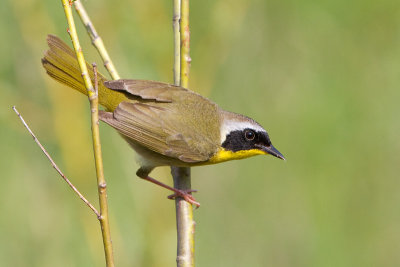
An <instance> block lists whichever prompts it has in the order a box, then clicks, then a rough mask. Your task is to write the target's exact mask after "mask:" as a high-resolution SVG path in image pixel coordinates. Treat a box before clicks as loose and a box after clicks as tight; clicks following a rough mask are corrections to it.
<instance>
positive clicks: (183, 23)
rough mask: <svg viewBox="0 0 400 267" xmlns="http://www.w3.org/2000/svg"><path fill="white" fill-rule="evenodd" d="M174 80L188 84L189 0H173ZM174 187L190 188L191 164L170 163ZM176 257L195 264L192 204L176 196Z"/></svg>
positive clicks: (183, 264)
mask: <svg viewBox="0 0 400 267" xmlns="http://www.w3.org/2000/svg"><path fill="white" fill-rule="evenodd" d="M173 28H174V48H175V51H174V55H175V56H174V83H175V85H179V86H182V87H186V88H188V85H189V67H190V61H191V60H190V56H189V47H190V46H189V45H190V38H189V0H174V14H173ZM171 173H172V176H173V179H174V187H175V188H176V189H180V190H185V191H186V190H190V189H191V179H190V168H178V167H171ZM175 205H176V227H177V257H176V263H177V266H178V267H191V266H194V233H195V222H194V220H193V207H192V205H190V203H188V202H186V201H184V200H183V199H182V198H176V201H175Z"/></svg>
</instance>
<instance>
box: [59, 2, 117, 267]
mask: <svg viewBox="0 0 400 267" xmlns="http://www.w3.org/2000/svg"><path fill="white" fill-rule="evenodd" d="M61 2H62V5H63V7H64V12H65V16H66V18H67V22H68V27H69V28H68V32H69V34H70V37H71V40H72V43H73V45H74V49H75V53H76V57H77V59H78V63H79V67H80V69H81V72H82V78H83V80H84V83H85V87H86V89H87V92H88V97H89V101H90V111H91V119H92V139H93V150H94V158H95V164H96V174H97V184H98V192H99V202H100V216H99V217H98V219H99V222H100V226H101V233H102V236H103V245H104V253H105V258H106V265H107V267H113V266H114V256H113V249H112V242H111V232H110V225H109V219H108V204H107V191H106V189H107V187H106V181H105V178H104V172H103V160H102V154H101V144H100V134H99V114H98V104H99V102H98V101H99V100H98V91H97V71H96V70H94V73H95V75H96V76H95V86H96V88H94V87H93V84H92V81H91V79H90V77H89V74H88V69H87V66H86V61H85V59H84V56H83V53H82V48H81V46H80V44H79V39H78V34H77V32H76V28H75V22H74V18H73V16H72V9H71V4H72V2H70V1H69V0H61Z"/></svg>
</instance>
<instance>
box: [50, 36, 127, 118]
mask: <svg viewBox="0 0 400 267" xmlns="http://www.w3.org/2000/svg"><path fill="white" fill-rule="evenodd" d="M47 44H48V46H49V50H47V51H46V52H45V54H44V58H42V64H43V67H44V68H45V69H46V72H47V74H48V75H49V76H50V77H52V78H53V79H55V80H56V81H58V82H60V83H63V84H65V85H67V86H69V87H71V88H73V89H75V90H77V91H79V92H81V93H82V94H85V95H87V91H86V87H85V84H84V81H83V78H82V75H81V74H82V73H81V71H80V68H79V64H78V61H77V59H76V55H75V52H74V51H73V50H72V49H71V48H70V47H69V46H68V45H67V44H65V43H64V42H63V41H62V40H61V39H60V38H58V37H57V36H54V35H48V36H47ZM86 66H87V68H88V72H89V76H90V79H91V80H92V82H94V73H93V68H92V66H90V65H89V64H88V63H87V62H86ZM97 77H98V85H99V102H100V104H101V105H103V106H104V107H105V108H106V109H107V110H111V111H112V110H114V109H115V108H116V106H117V105H118V104H119V103H120V102H121V101H123V100H124V98H125V97H124V95H123V94H121V93H120V92H115V91H112V90H110V89H108V88H107V87H105V86H104V82H105V81H107V79H106V78H105V77H104V76H103V75H101V74H100V73H98V75H97Z"/></svg>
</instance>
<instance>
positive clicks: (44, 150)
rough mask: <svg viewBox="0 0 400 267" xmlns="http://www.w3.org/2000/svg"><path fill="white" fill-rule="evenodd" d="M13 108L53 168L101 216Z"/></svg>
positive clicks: (14, 108) (15, 109)
mask: <svg viewBox="0 0 400 267" xmlns="http://www.w3.org/2000/svg"><path fill="white" fill-rule="evenodd" d="M12 109H13V110H14V111H15V113H16V114H17V115H18V117H19V118H20V119H21V121H22V124H23V125H24V126H25V128H26V129H27V130H28V132H29V133H30V134H31V136H32V137H33V140H34V141H35V142H36V144H37V145H38V146H39V147H40V149H41V150H42V152H43V153H44V154H45V155H46V157H47V159H48V160H49V161H50V163H51V165H52V166H53V168H54V169H55V170H56V171H57V172H58V173H59V174H60V176H61V178H63V179H64V181H65V182H66V183H67V184H68V185H69V187H71V189H72V190H74V192H75V193H76V194H77V195H78V197H79V198H80V199H82V201H83V202H85V204H86V205H87V206H88V207H89V208H90V209H91V210H92V211H93V212H94V213H95V214H96V216H97V217H98V218H99V217H100V213H99V212H98V211H97V209H96V208H95V207H94V206H93V205H92V204H91V203H90V202H89V201H88V200H87V199H86V198H85V197H84V196H83V195H82V194H81V192H79V190H78V189H76V187H75V186H74V185H73V184H72V183H71V182H70V180H69V179H68V178H67V177H66V176H65V175H64V173H63V172H62V171H61V170H60V168H59V167H58V166H57V164H56V163H55V162H54V160H53V159H52V158H51V156H50V154H49V153H48V152H47V151H46V149H45V148H44V147H43V146H42V144H41V143H40V141H39V139H38V138H37V137H36V135H35V134H34V133H33V132H32V130H31V129H30V128H29V126H28V124H27V123H26V122H25V120H24V118H22V115H21V114H20V113H19V112H18V110H17V108H16V107H15V106H13V107H12Z"/></svg>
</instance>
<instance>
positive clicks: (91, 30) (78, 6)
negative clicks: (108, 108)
mask: <svg viewBox="0 0 400 267" xmlns="http://www.w3.org/2000/svg"><path fill="white" fill-rule="evenodd" d="M74 6H75V10H76V12H77V13H78V15H79V17H80V18H81V20H82V23H83V24H84V25H85V27H86V30H87V32H88V34H89V36H90V39H92V44H93V45H94V47H96V49H97V51H98V52H99V54H100V56H101V58H102V60H103V62H104V67H105V68H106V69H107V71H108V73H110V75H111V77H112V79H113V80H119V79H120V76H119V74H118V72H117V69H116V68H115V66H114V63H113V62H112V60H111V58H110V56H109V55H108V52H107V49H106V47H105V46H104V43H103V40H102V39H101V37H100V36H99V35H98V34H97V31H96V28H95V27H94V25H93V23H92V21H91V20H90V18H89V15H88V14H87V12H86V10H85V8H84V6H83V5H82V3H81V1H80V0H76V1H74Z"/></svg>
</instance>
